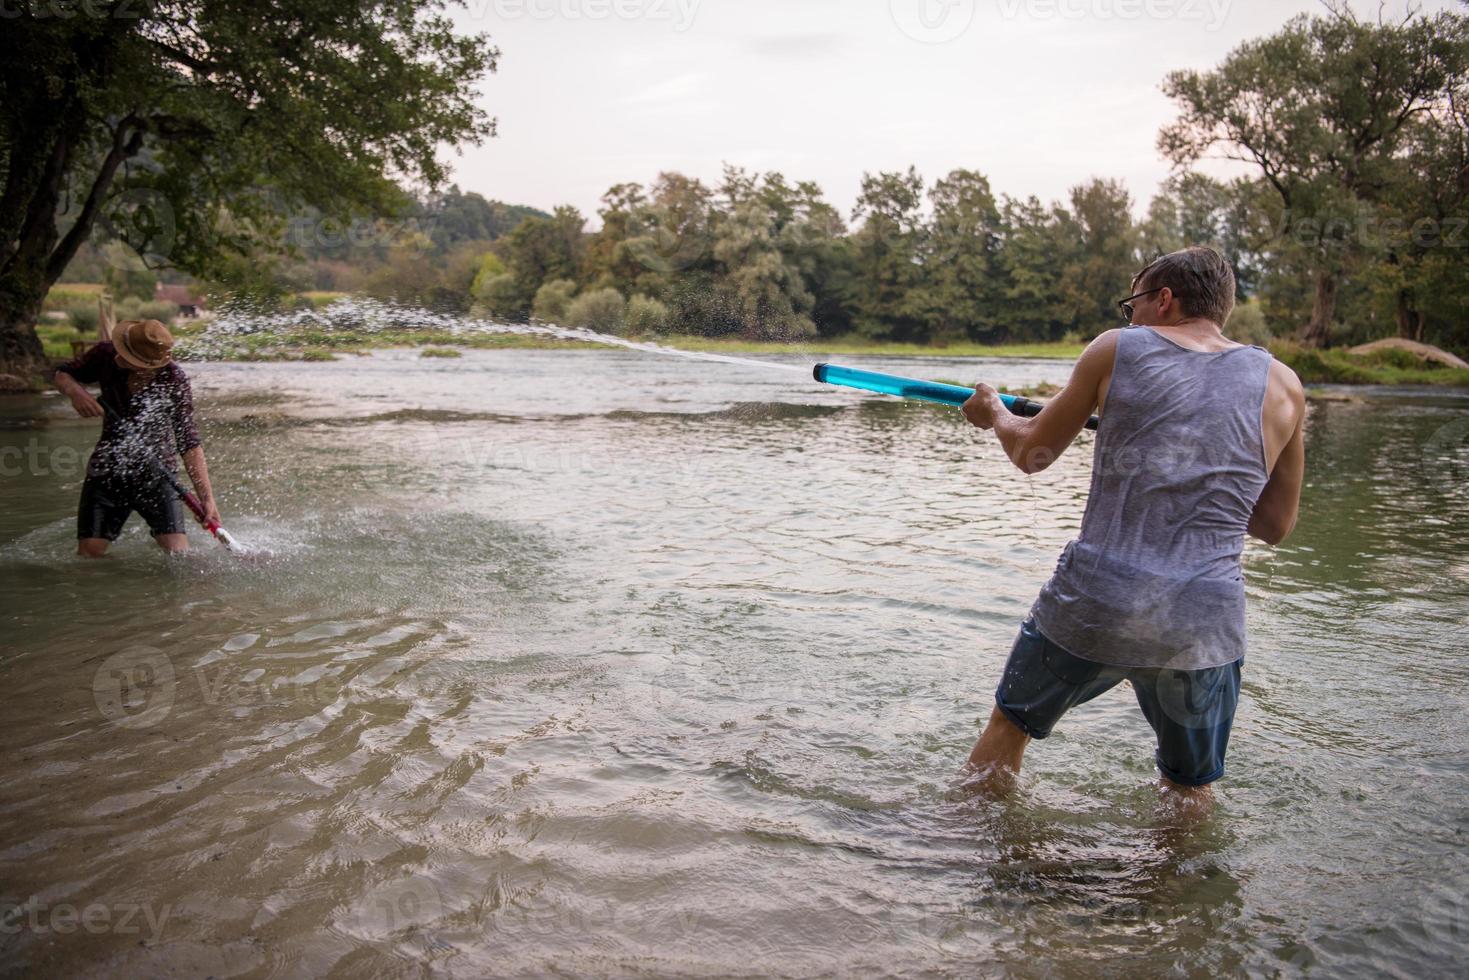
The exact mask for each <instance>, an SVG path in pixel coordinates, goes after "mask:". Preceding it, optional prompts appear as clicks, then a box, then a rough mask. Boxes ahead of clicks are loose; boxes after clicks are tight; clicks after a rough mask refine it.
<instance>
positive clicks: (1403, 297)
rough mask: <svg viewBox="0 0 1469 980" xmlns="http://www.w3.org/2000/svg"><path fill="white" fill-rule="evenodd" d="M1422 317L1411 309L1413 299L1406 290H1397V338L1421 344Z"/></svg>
mask: <svg viewBox="0 0 1469 980" xmlns="http://www.w3.org/2000/svg"><path fill="white" fill-rule="evenodd" d="M1424 319H1425V318H1424V316H1423V314H1422V312H1420V311H1419V310H1415V309H1414V308H1413V297H1412V296H1411V295H1410V294H1409V292H1408V290H1406V289H1399V290H1398V336H1399V337H1403V338H1405V339H1407V340H1416V341H1418V343H1420V344H1421V343H1423V321H1424Z"/></svg>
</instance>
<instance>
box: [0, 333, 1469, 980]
mask: <svg viewBox="0 0 1469 980" xmlns="http://www.w3.org/2000/svg"><path fill="white" fill-rule="evenodd" d="M846 360H849V361H851V362H853V363H857V364H860V365H861V366H864V367H872V368H876V369H878V370H891V371H898V372H901V373H907V374H921V375H924V376H928V377H937V378H944V379H949V380H956V381H963V382H972V381H974V380H976V379H978V378H981V377H982V378H984V379H986V380H990V381H993V382H997V383H1007V384H1011V385H1022V384H1029V383H1034V382H1037V381H1042V380H1046V381H1053V382H1060V381H1064V379H1065V377H1066V374H1067V373H1068V370H1069V366H1068V365H1067V364H1065V363H1062V362H1050V361H1008V360H1007V361H969V362H961V361H931V360H924V361H879V360H864V359H846ZM786 362H787V363H795V362H794V361H793V360H791V359H787V361H786ZM190 372H191V374H192V376H193V377H194V379H195V391H196V397H197V400H198V403H199V405H200V415H201V421H202V425H203V430H204V435H205V439H206V446H207V450H208V452H209V455H210V460H211V464H212V468H213V470H214V473H215V479H216V483H217V486H218V488H219V496H220V503H221V509H222V511H223V512H224V515H225V517H226V525H227V526H228V527H230V528H231V530H233V531H234V532H235V533H236V534H237V535H239V536H240V537H243V538H245V539H246V540H249V541H252V542H255V543H259V544H263V545H266V546H268V547H269V548H271V549H272V550H273V552H274V557H273V558H272V559H270V560H269V561H266V562H258V563H243V562H239V561H237V560H235V559H233V558H231V557H230V556H228V555H226V554H224V553H222V552H220V551H218V550H215V549H213V548H212V547H209V546H208V545H207V543H206V542H204V541H202V540H199V539H198V538H197V537H196V538H195V545H196V550H195V551H194V553H192V554H191V555H190V556H188V557H187V558H186V559H184V560H181V561H169V560H167V559H165V558H164V556H162V555H161V554H158V553H156V552H155V550H154V549H153V547H152V546H151V544H150V543H149V542H148V540H147V537H146V534H145V533H144V529H143V528H142V527H141V526H140V524H139V521H138V519H137V518H136V517H135V518H134V519H133V522H132V524H131V525H130V527H129V529H128V530H127V532H126V533H125V534H124V536H123V539H122V540H121V541H120V542H119V543H118V545H117V546H116V548H115V549H114V555H113V557H112V558H110V559H108V560H106V561H101V562H95V563H83V562H81V561H80V560H77V559H74V558H72V557H70V552H71V549H72V547H73V540H72V539H73V536H74V531H73V527H74V519H75V518H74V514H75V506H76V498H77V492H78V489H79V487H80V484H81V476H82V474H81V460H83V459H84V458H85V453H86V451H87V450H88V449H89V448H90V446H91V442H92V440H93V439H94V438H95V434H96V423H94V422H93V423H87V422H84V421H82V420H79V419H77V418H75V417H74V416H73V415H72V414H71V413H70V409H69V406H67V405H66V404H65V403H64V402H62V401H61V400H60V399H58V398H54V397H51V398H46V399H20V400H17V399H11V400H9V401H6V402H4V403H0V413H3V427H0V450H3V456H0V461H3V463H4V471H3V472H4V475H3V477H0V479H3V487H4V500H5V506H4V508H3V511H0V594H3V604H4V608H3V622H4V630H3V639H0V643H3V646H0V684H3V690H4V698H5V707H4V710H3V713H0V734H3V737H4V745H5V751H4V753H3V756H0V758H3V762H0V900H3V907H0V913H3V919H0V970H3V971H4V972H7V973H15V974H22V973H28V974H35V975H47V974H51V975H54V974H58V973H63V974H70V975H104V974H106V975H170V976H219V977H225V976H251V977H266V976H297V975H337V976H343V977H346V976H352V977H357V976H369V975H378V976H408V975H418V974H421V973H424V972H431V973H436V974H441V975H448V976H463V977H478V976H485V975H490V974H548V973H562V974H599V975H600V974H616V975H627V974H650V975H667V974H678V975H688V974H710V975H812V974H818V975H821V974H824V975H837V974H841V975H847V974H853V973H859V974H860V973H865V974H900V975H930V974H944V973H947V974H953V975H972V974H974V973H977V972H979V973H1009V974H1014V975H1018V976H1037V977H1040V976H1084V975H1085V976H1090V975H1094V974H1095V973H1097V972H1099V971H1104V972H1108V973H1115V974H1122V973H1127V974H1130V975H1131V974H1138V973H1142V974H1161V973H1176V974H1195V975H1204V974H1221V973H1223V974H1234V973H1242V972H1253V973H1265V974H1274V973H1281V974H1287V975H1289V974H1295V973H1299V972H1303V971H1304V972H1314V973H1318V974H1321V975H1341V974H1356V975H1362V974H1369V973H1370V974H1381V973H1388V974H1393V975H1399V976H1419V975H1423V974H1425V973H1430V974H1443V973H1448V972H1457V971H1458V970H1460V969H1462V967H1463V963H1464V962H1465V957H1466V954H1469V852H1466V831H1469V757H1466V729H1469V713H1466V708H1469V703H1466V702H1469V696H1466V689H1469V688H1466V685H1469V656H1466V654H1469V649H1466V648H1469V642H1466V635H1469V557H1466V552H1465V545H1466V543H1469V542H1466V536H1469V535H1466V530H1469V398H1466V397H1464V396H1463V395H1459V396H1455V395H1453V394H1452V393H1448V394H1439V395H1435V396H1431V397H1427V396H1424V395H1422V394H1418V393H1409V392H1379V393H1375V394H1373V395H1372V396H1371V397H1365V398H1364V397H1359V396H1357V395H1347V394H1344V393H1342V394H1337V395H1336V396H1335V397H1334V400H1316V401H1313V402H1312V409H1311V417H1310V423H1309V444H1308V452H1309V473H1308V486H1307V489H1306V492H1305V498H1304V509H1303V515H1302V519H1301V524H1300V527H1299V529H1298V531H1297V533H1296V535H1295V536H1294V537H1293V538H1291V539H1290V541H1289V542H1287V544H1286V546H1284V547H1281V548H1279V549H1269V548H1265V547H1262V546H1256V545H1252V546H1251V548H1250V550H1249V551H1248V552H1247V554H1246V558H1245V565H1246V575H1247V579H1248V583H1249V593H1250V602H1251V608H1250V624H1249V625H1250V632H1251V643H1252V646H1251V653H1250V656H1249V658H1248V660H1247V663H1246V669H1245V691H1244V697H1243V700H1242V703H1241V706H1240V710H1239V715H1238V719H1237V723H1236V728H1235V737H1234V740H1233V742H1232V743H1231V747H1230V748H1231V752H1230V760H1229V774H1228V776H1227V778H1226V780H1225V781H1224V783H1222V784H1221V787H1220V792H1219V806H1218V807H1217V809H1216V812H1215V815H1214V818H1213V819H1212V820H1211V821H1210V822H1208V823H1207V824H1206V825H1204V826H1203V827H1200V828H1198V829H1196V830H1193V831H1182V830H1179V829H1177V828H1176V827H1173V826H1171V825H1170V823H1169V821H1167V820H1166V819H1164V817H1163V816H1162V815H1161V814H1160V813H1159V811H1158V807H1157V802H1156V798H1155V794H1154V791H1153V789H1152V785H1153V781H1154V772H1153V766H1152V747H1151V732H1150V731H1149V729H1148V728H1147V725H1146V723H1145V722H1144V720H1143V718H1142V716H1141V715H1140V713H1139V712H1138V711H1137V708H1136V705H1135V702H1134V701H1133V699H1132V697H1131V696H1130V695H1128V694H1126V693H1124V692H1121V691H1114V692H1113V693H1112V694H1110V695H1107V696H1106V697H1104V698H1103V699H1101V700H1100V701H1098V702H1095V703H1094V704H1092V705H1090V706H1087V707H1085V708H1083V709H1079V710H1077V711H1076V712H1075V713H1073V714H1072V715H1070V716H1068V718H1067V719H1066V721H1065V722H1064V723H1063V725H1062V726H1061V727H1060V728H1059V729H1058V731H1057V733H1056V734H1055V736H1053V737H1052V738H1051V739H1050V740H1048V741H1047V742H1044V743H1040V744H1037V745H1035V746H1034V747H1033V748H1032V749H1031V752H1030V754H1029V755H1028V757H1027V770H1026V773H1025V776H1024V781H1023V785H1022V787H1021V789H1020V791H1019V792H1018V793H1017V795H1016V796H1015V797H1014V798H1013V799H1010V800H1008V801H1006V802H1002V803H993V802H983V801H979V800H964V799H962V798H961V797H960V796H959V795H958V794H955V793H954V792H953V791H952V784H953V781H954V776H955V774H956V771H957V769H958V767H959V765H960V764H961V763H962V762H963V760H964V757H965V756H966V754H967V752H968V750H969V747H970V745H971V744H972V741H973V739H974V737H975V736H976V734H977V733H978V730H979V726H980V724H981V723H982V721H983V719H984V718H985V717H987V715H988V713H989V710H990V705H991V704H992V691H993V689H994V685H995V683H996V681H997V679H998V676H999V671H1000V668H1001V666H1002V664H1003V662H1004V659H1005V656H1006V654H1007V653H1008V651H1009V646H1010V643H1011V641H1012V639H1013V637H1014V634H1015V631H1016V628H1017V626H1018V624H1019V622H1020V620H1021V619H1022V618H1023V617H1024V615H1025V612H1026V610H1027V609H1028V608H1029V605H1030V602H1031V600H1032V599H1033V597H1034V595H1035V593H1036V591H1037V590H1038V589H1039V587H1040V585H1041V584H1042V583H1043V582H1044V580H1045V578H1046V577H1047V575H1048V573H1049V571H1050V569H1051V567H1052V565H1053V563H1054V561H1055V557H1056V555H1057V553H1058V552H1059V551H1060V549H1061V547H1062V546H1063V545H1064V543H1065V542H1066V541H1067V539H1068V538H1069V537H1070V536H1072V535H1073V534H1074V533H1075V531H1076V530H1077V528H1078V527H1079V524H1080V519H1081V513H1082V507H1083V505H1084V502H1085V495H1086V490H1087V485H1088V475H1089V471H1090V448H1091V442H1090V440H1091V438H1092V437H1091V436H1090V435H1089V434H1088V435H1085V436H1083V439H1082V442H1081V443H1080V445H1079V446H1078V448H1077V450H1075V451H1073V452H1072V453H1071V454H1069V455H1067V456H1066V457H1065V458H1063V459H1062V461H1061V462H1059V463H1058V464H1057V465H1056V466H1055V467H1054V468H1052V469H1051V470H1050V471H1048V472H1046V473H1045V474H1042V475H1040V476H1037V477H1033V478H1027V477H1024V476H1021V475H1019V474H1018V473H1017V472H1016V471H1014V470H1013V469H1012V468H1010V467H1009V466H1008V464H1007V463H1006V461H1005V459H1004V457H1003V455H1002V453H1001V452H1000V450H999V449H998V447H997V446H996V444H995V443H994V442H993V441H992V440H991V439H990V438H989V437H987V436H981V435H980V434H978V433H976V432H974V431H973V430H972V429H969V428H968V427H967V426H966V425H965V424H964V423H963V420H962V418H961V417H960V416H959V414H958V413H957V412H955V411H953V410H951V409H950V410H946V409H943V408H938V407H934V406H925V405H918V404H905V403H900V402H896V401H893V400H890V399H883V398H880V397H876V396H865V395H861V394H857V393H854V392H848V391H843V390H838V389H831V388H822V387H819V386H817V385H815V384H814V383H811V382H810V381H807V380H804V379H803V378H802V377H801V376H799V375H796V374H792V373H789V372H778V371H768V370H761V369H758V368H754V367H740V366H734V365H724V364H702V363H683V362H678V361H674V360H671V359H660V358H656V357H651V356H648V355H644V354H636V353H602V352H552V351H503V352H468V353H466V354H465V356H464V357H462V358H461V359H458V360H427V359H421V358H419V357H418V356H416V355H415V354H414V353H412V352H406V351H400V352H385V353H378V354H375V355H372V356H370V357H362V358H352V359H348V360H343V361H339V362H336V363H331V364H288V365H285V364H268V365H267V364H209V365H194V366H191V367H190Z"/></svg>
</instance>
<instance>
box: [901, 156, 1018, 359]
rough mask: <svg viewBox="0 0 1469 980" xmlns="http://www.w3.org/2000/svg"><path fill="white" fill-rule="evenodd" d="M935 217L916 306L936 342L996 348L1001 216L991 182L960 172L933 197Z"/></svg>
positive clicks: (999, 331) (936, 188) (1000, 284)
mask: <svg viewBox="0 0 1469 980" xmlns="http://www.w3.org/2000/svg"><path fill="white" fill-rule="evenodd" d="M929 200H931V201H932V202H933V217H932V219H931V220H930V222H929V225H928V232H927V235H926V236H925V242H924V245H925V250H924V263H923V264H924V269H925V271H926V275H925V276H924V281H923V284H922V286H921V287H919V289H918V290H917V297H916V301H915V305H916V306H918V307H919V308H921V310H922V315H923V316H924V318H925V320H926V321H927V332H928V335H929V337H930V339H933V340H946V341H947V340H954V339H967V340H974V341H980V342H993V341H996V340H998V339H999V338H1000V337H1001V336H1003V333H1004V330H1005V325H1004V320H1003V309H1002V308H1003V305H1004V302H1003V289H1004V279H1003V271H1002V269H1001V267H1000V245H1001V241H1002V238H1001V227H1000V210H999V205H998V203H997V202H996V201H995V195H994V192H993V191H991V190H990V182H989V179H988V178H987V177H985V176H984V175H983V174H981V173H978V172H976V171H973V170H955V171H953V172H952V173H950V174H949V175H948V176H947V177H945V178H943V179H942V180H940V181H939V182H938V183H936V184H935V185H934V186H933V190H931V191H930V192H929Z"/></svg>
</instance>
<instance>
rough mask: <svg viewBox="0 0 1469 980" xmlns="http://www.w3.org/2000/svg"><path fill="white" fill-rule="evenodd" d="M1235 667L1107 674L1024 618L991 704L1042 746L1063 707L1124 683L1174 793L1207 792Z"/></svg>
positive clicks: (1230, 718)
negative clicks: (1179, 789)
mask: <svg viewBox="0 0 1469 980" xmlns="http://www.w3.org/2000/svg"><path fill="white" fill-rule="evenodd" d="M1243 666H1244V660H1243V659H1240V660H1236V661H1235V662H1234V663H1232V664H1226V665H1225V666H1223V667H1210V668H1207V669H1204V670H1172V669H1169V668H1166V667H1112V666H1109V665H1106V664H1100V663H1096V662H1094V661H1091V660H1083V659H1082V658H1081V657H1077V656H1074V655H1073V654H1071V653H1070V652H1068V651H1066V650H1063V649H1062V648H1061V647H1059V646H1057V645H1056V644H1054V643H1052V642H1051V641H1050V640H1048V639H1047V638H1046V637H1045V635H1044V634H1042V633H1041V631H1040V630H1038V629H1036V625H1035V621H1034V620H1031V619H1027V620H1026V621H1025V623H1024V624H1023V625H1021V627H1020V635H1019V636H1017V637H1016V638H1015V646H1014V648H1013V649H1012V650H1011V651H1010V660H1009V661H1008V662H1007V663H1006V664H1005V674H1004V676H1003V677H1002V678H1001V679H1000V687H999V689H998V690H997V691H996V692H995V703H996V704H997V705H998V706H999V708H1000V710H1001V711H1002V712H1004V714H1005V717H1007V718H1009V719H1010V720H1011V721H1012V722H1014V723H1015V724H1016V725H1017V726H1018V727H1019V728H1020V730H1021V731H1023V732H1025V733H1026V734H1027V735H1029V736H1030V737H1031V738H1036V739H1042V738H1045V737H1046V736H1048V735H1050V734H1051V729H1052V728H1053V727H1055V725H1056V722H1058V721H1060V720H1061V716H1062V715H1064V714H1065V713H1066V712H1067V711H1069V710H1070V709H1071V708H1074V707H1076V706H1077V705H1079V704H1085V703H1086V702H1088V701H1090V700H1092V699H1093V698H1095V697H1099V696H1100V695H1102V694H1105V693H1106V692H1108V691H1110V690H1112V688H1114V687H1116V686H1117V685H1118V684H1121V683H1122V682H1123V681H1128V682H1129V683H1131V685H1132V691H1133V693H1134V694H1135V695H1137V703H1138V707H1140V708H1142V710H1143V716H1144V717H1145V718H1147V719H1148V724H1149V725H1152V726H1153V731H1154V732H1155V733H1156V734H1157V736H1158V752H1157V763H1158V769H1159V770H1160V771H1161V772H1162V773H1163V775H1165V776H1167V777H1168V778H1169V779H1170V780H1171V781H1173V782H1175V783H1178V784H1179V785H1181V786H1207V785H1208V784H1209V783H1212V782H1214V781H1215V780H1217V779H1219V778H1220V777H1221V776H1223V775H1224V754H1225V751H1226V750H1227V749H1228V748H1229V732H1230V729H1231V728H1232V727H1233V724H1234V711H1235V707H1236V706H1237V705H1238V704H1239V688H1240V671H1241V668H1242V667H1243Z"/></svg>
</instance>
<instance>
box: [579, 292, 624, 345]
mask: <svg viewBox="0 0 1469 980" xmlns="http://www.w3.org/2000/svg"><path fill="white" fill-rule="evenodd" d="M625 308H626V304H625V303H624V302H623V300H622V294H621V293H619V292H618V291H617V290H615V289H612V288H611V287H608V288H606V289H594V290H592V291H591V292H589V293H583V294H582V295H581V296H578V297H577V298H576V299H575V300H573V301H572V303H571V306H570V307H568V308H567V310H566V322H567V324H568V325H570V326H573V327H584V328H586V329H588V330H595V331H597V332H598V333H614V334H615V333H618V332H619V331H621V330H622V325H623V314H624V311H625Z"/></svg>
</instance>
